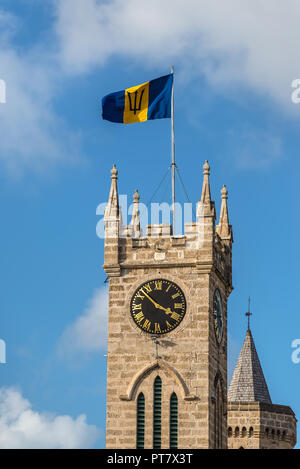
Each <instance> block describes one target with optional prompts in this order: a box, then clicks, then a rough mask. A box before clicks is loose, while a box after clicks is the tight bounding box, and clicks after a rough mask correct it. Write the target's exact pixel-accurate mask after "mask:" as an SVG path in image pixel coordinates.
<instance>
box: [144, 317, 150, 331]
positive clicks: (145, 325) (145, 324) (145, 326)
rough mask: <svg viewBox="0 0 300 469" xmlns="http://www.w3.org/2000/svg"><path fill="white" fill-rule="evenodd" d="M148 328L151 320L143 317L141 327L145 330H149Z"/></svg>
mask: <svg viewBox="0 0 300 469" xmlns="http://www.w3.org/2000/svg"><path fill="white" fill-rule="evenodd" d="M150 328H151V321H148V319H145V322H144V324H143V329H145V331H150Z"/></svg>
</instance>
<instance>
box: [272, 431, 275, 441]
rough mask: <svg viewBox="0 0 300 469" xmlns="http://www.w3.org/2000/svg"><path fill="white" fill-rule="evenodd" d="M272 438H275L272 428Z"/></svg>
mask: <svg viewBox="0 0 300 469" xmlns="http://www.w3.org/2000/svg"><path fill="white" fill-rule="evenodd" d="M274 438H275V430H274V429H273V430H272V440H274Z"/></svg>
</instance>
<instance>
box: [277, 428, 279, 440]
mask: <svg viewBox="0 0 300 469" xmlns="http://www.w3.org/2000/svg"><path fill="white" fill-rule="evenodd" d="M277 440H280V430H277Z"/></svg>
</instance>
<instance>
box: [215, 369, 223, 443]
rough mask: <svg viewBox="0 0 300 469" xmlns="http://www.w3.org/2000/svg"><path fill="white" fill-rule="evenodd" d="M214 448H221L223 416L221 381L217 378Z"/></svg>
mask: <svg viewBox="0 0 300 469" xmlns="http://www.w3.org/2000/svg"><path fill="white" fill-rule="evenodd" d="M214 414H215V415H214V420H215V448H216V449H221V448H222V440H223V414H224V404H223V392H222V384H221V380H220V378H219V377H218V378H217V379H216V382H215V412H214Z"/></svg>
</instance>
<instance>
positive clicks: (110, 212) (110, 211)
mask: <svg viewBox="0 0 300 469" xmlns="http://www.w3.org/2000/svg"><path fill="white" fill-rule="evenodd" d="M110 172H111V186H110V192H109V197H108V203H107V206H106V210H105V218H104V219H106V220H108V219H112V218H115V219H119V214H120V209H119V196H118V185H117V180H118V170H117V168H116V165H115V164H114V165H113V168H112V170H111V171H110Z"/></svg>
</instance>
